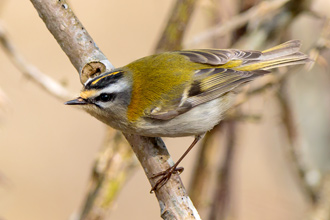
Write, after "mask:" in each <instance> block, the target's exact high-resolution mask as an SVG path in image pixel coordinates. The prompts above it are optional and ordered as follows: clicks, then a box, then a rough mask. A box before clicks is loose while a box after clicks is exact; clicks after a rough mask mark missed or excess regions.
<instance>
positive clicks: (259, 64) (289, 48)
mask: <svg viewBox="0 0 330 220" xmlns="http://www.w3.org/2000/svg"><path fill="white" fill-rule="evenodd" d="M300 46H301V42H300V40H291V41H288V42H286V43H283V44H280V45H278V46H275V47H272V48H270V49H267V50H264V51H262V55H261V56H260V57H259V58H257V59H254V60H246V61H244V62H243V63H242V64H241V65H240V66H238V67H236V68H235V70H243V71H244V70H245V71H246V70H250V71H251V70H256V69H261V70H269V69H272V68H276V67H282V66H290V65H296V64H305V63H308V62H310V61H311V60H310V59H309V58H308V56H307V55H306V54H304V53H302V52H300V51H299V50H300Z"/></svg>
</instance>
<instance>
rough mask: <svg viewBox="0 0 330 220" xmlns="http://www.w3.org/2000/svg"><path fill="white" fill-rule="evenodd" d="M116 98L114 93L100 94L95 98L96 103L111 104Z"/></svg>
mask: <svg viewBox="0 0 330 220" xmlns="http://www.w3.org/2000/svg"><path fill="white" fill-rule="evenodd" d="M115 98H116V94H115V93H101V94H100V95H99V96H97V97H95V99H94V100H95V101H96V102H99V101H100V102H111V101H113V100H114V99H115Z"/></svg>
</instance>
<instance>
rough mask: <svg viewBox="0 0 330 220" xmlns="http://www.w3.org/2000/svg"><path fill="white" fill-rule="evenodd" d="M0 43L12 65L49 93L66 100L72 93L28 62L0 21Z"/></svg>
mask: <svg viewBox="0 0 330 220" xmlns="http://www.w3.org/2000/svg"><path fill="white" fill-rule="evenodd" d="M0 44H1V46H2V48H3V49H4V51H5V52H6V53H7V55H8V57H9V58H10V59H11V61H12V62H13V63H14V65H15V66H16V67H17V68H18V69H19V70H20V71H21V72H22V73H23V74H24V76H26V77H27V78H29V79H31V80H33V81H34V82H35V83H36V84H37V85H39V86H40V87H41V88H43V89H44V90H45V91H46V92H48V93H49V94H50V95H52V96H54V97H56V98H57V99H59V100H61V101H65V100H68V99H69V98H70V97H72V95H70V93H69V92H68V90H67V89H66V88H65V87H63V86H62V85H61V84H59V83H57V82H56V81H55V80H53V79H52V78H50V77H49V76H47V75H46V74H44V73H42V72H41V71H39V70H38V69H37V68H36V67H35V66H33V65H31V64H29V63H28V62H27V61H25V59H24V58H23V56H22V55H21V54H20V53H19V52H18V51H17V50H16V48H15V47H14V45H13V44H12V43H11V42H10V40H9V38H8V36H7V34H6V32H5V30H4V27H3V26H2V25H1V23H0Z"/></svg>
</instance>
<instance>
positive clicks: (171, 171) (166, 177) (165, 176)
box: [150, 135, 203, 193]
mask: <svg viewBox="0 0 330 220" xmlns="http://www.w3.org/2000/svg"><path fill="white" fill-rule="evenodd" d="M202 137H203V135H196V136H195V139H194V141H193V142H192V143H191V144H190V146H189V147H188V149H187V150H186V151H185V152H184V153H183V155H182V156H181V157H180V159H179V160H178V161H177V162H176V163H175V164H174V165H173V166H171V167H170V168H168V169H167V170H164V171H162V172H159V173H156V174H153V175H152V176H151V177H150V178H152V179H154V178H157V177H161V178H160V179H159V180H157V182H156V183H155V185H154V186H153V187H152V188H151V190H150V193H152V192H153V191H156V190H157V189H160V188H161V187H162V186H164V185H165V184H166V183H167V181H168V180H169V179H170V178H171V176H172V174H180V173H182V172H183V170H184V168H183V167H178V165H179V163H180V162H181V161H182V160H183V158H184V157H185V156H186V155H187V154H188V153H189V151H190V150H191V149H192V148H193V147H194V146H195V145H196V144H197V142H198V141H199V140H200V139H201V138H202Z"/></svg>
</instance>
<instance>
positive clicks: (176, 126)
mask: <svg viewBox="0 0 330 220" xmlns="http://www.w3.org/2000/svg"><path fill="white" fill-rule="evenodd" d="M232 96H233V94H232V93H228V94H226V95H224V96H221V97H220V98H218V99H215V100H212V101H210V102H207V103H204V104H201V105H198V106H196V107H194V108H193V109H191V110H189V111H188V112H186V113H184V114H181V115H179V116H177V117H175V118H173V119H171V120H167V121H163V120H155V119H150V118H144V119H142V120H141V121H140V122H139V126H137V127H138V128H136V130H135V132H134V133H138V134H140V135H144V136H160V137H182V136H193V135H198V134H203V133H205V132H207V131H209V130H211V129H212V128H213V127H214V126H215V125H217V124H218V123H219V122H220V121H221V119H222V118H223V113H224V112H225V111H226V110H227V109H228V108H229V107H230V106H231V102H232V100H233V97H232Z"/></svg>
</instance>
